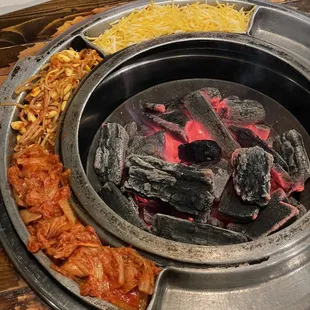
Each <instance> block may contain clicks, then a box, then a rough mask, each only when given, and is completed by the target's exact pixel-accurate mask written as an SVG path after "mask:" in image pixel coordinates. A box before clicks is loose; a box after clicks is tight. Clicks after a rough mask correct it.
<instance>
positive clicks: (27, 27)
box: [0, 0, 310, 310]
mask: <svg viewBox="0 0 310 310" xmlns="http://www.w3.org/2000/svg"><path fill="white" fill-rule="evenodd" d="M273 1H277V2H282V1H283V0H273ZM124 2H125V1H124V0H123V1H122V0H88V1H85V0H52V1H51V2H48V3H43V4H40V5H37V6H34V7H30V8H27V9H24V10H21V11H17V12H13V13H9V14H6V15H2V16H1V17H0V85H1V84H2V82H3V81H4V80H5V77H6V75H7V74H8V73H9V72H10V70H11V69H12V67H13V66H14V63H15V62H16V61H17V60H18V59H21V58H23V57H26V56H30V55H35V54H36V53H37V52H38V51H39V50H40V49H41V48H42V47H43V46H44V45H45V44H46V43H47V42H48V41H50V40H51V39H53V38H54V37H55V36H57V35H58V34H59V33H61V32H62V31H64V30H65V29H67V28H68V27H70V26H71V25H72V24H74V23H76V22H78V21H80V20H82V19H83V18H85V17H86V16H89V15H92V14H95V13H96V12H99V11H102V10H106V9H110V8H111V7H114V6H116V5H120V4H122V3H124ZM126 2H129V1H126ZM283 5H284V4H283ZM285 5H288V6H291V7H293V8H295V9H299V10H301V11H304V12H307V13H310V0H297V1H290V2H288V3H286V4H285ZM0 309H1V310H13V309H14V310H41V309H44V310H45V309H50V308H49V307H48V306H47V305H46V304H45V303H44V302H43V301H42V300H41V299H40V298H39V297H38V296H37V295H36V294H35V293H34V292H33V291H32V290H31V288H30V287H29V286H28V285H27V284H26V283H25V281H24V280H23V279H22V278H21V276H20V275H19V274H18V273H17V272H16V271H15V270H14V268H13V266H12V265H11V264H10V262H9V259H8V258H7V256H6V254H5V252H4V250H3V249H2V248H1V244H0Z"/></svg>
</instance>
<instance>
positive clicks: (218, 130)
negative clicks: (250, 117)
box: [183, 91, 240, 159]
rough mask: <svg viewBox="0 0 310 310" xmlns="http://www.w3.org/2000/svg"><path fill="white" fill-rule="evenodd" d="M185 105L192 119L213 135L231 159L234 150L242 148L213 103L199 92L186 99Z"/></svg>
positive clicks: (184, 99) (184, 100)
mask: <svg viewBox="0 0 310 310" xmlns="http://www.w3.org/2000/svg"><path fill="white" fill-rule="evenodd" d="M183 103H184V106H185V107H186V108H187V110H188V111H189V113H190V115H191V117H192V118H193V119H194V120H196V121H199V122H200V123H201V124H202V125H203V127H204V128H205V129H206V131H207V132H209V133H211V134H212V137H213V138H214V140H215V141H216V142H217V143H218V145H219V146H220V148H221V149H222V152H223V154H224V155H225V156H226V158H227V159H229V158H230V157H231V155H232V153H233V152H234V150H235V149H237V148H239V147H240V146H239V144H238V143H237V142H236V141H235V140H234V138H233V137H232V135H231V133H230V132H229V130H228V129H227V128H226V126H225V125H224V124H223V122H222V121H221V120H220V118H219V116H218V115H217V113H216V112H215V110H214V109H213V108H212V103H211V102H210V101H209V100H206V98H204V97H203V96H202V95H201V94H200V92H199V91H195V92H192V93H190V94H189V95H187V96H186V97H184V98H183Z"/></svg>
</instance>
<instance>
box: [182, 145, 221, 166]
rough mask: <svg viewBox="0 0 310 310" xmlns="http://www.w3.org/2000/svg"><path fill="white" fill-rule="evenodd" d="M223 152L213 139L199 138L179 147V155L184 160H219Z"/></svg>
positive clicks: (197, 161)
mask: <svg viewBox="0 0 310 310" xmlns="http://www.w3.org/2000/svg"><path fill="white" fill-rule="evenodd" d="M221 154H222V150H221V148H220V147H219V146H218V144H217V143H216V142H215V141H212V140H197V141H194V142H191V143H184V144H181V145H180V146H179V147H178V156H179V158H180V160H181V161H183V162H191V163H201V162H218V161H219V160H220V158H221Z"/></svg>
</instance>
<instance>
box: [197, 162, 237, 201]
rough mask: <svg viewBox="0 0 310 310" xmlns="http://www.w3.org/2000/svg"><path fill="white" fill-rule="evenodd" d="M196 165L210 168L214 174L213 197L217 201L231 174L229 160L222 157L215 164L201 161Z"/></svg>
mask: <svg viewBox="0 0 310 310" xmlns="http://www.w3.org/2000/svg"><path fill="white" fill-rule="evenodd" d="M196 167H197V168H199V169H211V170H212V172H213V175H214V177H213V180H214V197H215V200H216V201H219V200H220V198H221V196H222V194H223V191H224V189H225V187H226V184H227V183H228V180H229V179H230V177H231V174H232V168H231V166H230V164H229V162H228V161H227V160H225V159H223V158H222V159H221V160H220V161H219V162H218V163H216V164H208V163H201V164H199V165H196Z"/></svg>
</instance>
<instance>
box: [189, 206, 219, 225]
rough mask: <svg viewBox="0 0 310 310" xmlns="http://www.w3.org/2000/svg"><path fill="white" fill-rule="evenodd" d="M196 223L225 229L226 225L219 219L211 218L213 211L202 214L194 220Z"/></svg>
mask: <svg viewBox="0 0 310 310" xmlns="http://www.w3.org/2000/svg"><path fill="white" fill-rule="evenodd" d="M194 222H195V223H200V224H209V225H212V226H215V227H221V228H223V227H224V224H223V222H222V221H220V220H219V219H217V218H215V217H213V216H211V210H208V211H207V212H201V213H199V214H198V215H197V216H195V218H194Z"/></svg>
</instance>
